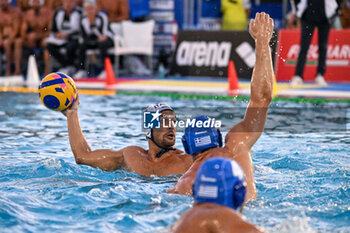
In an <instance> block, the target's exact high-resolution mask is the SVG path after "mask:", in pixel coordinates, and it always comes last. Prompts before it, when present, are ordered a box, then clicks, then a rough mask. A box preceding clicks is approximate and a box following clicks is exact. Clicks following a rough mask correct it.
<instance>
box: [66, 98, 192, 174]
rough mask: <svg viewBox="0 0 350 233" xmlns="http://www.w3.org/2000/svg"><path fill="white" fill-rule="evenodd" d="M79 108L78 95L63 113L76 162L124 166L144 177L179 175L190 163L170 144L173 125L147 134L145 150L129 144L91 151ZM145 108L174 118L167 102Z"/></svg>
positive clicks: (109, 168) (111, 167)
mask: <svg viewBox="0 0 350 233" xmlns="http://www.w3.org/2000/svg"><path fill="white" fill-rule="evenodd" d="M78 107H79V97H78V99H77V100H76V101H75V102H74V104H73V105H72V106H71V107H70V108H68V109H67V110H65V111H63V112H62V113H63V114H64V115H65V116H66V117H67V123H68V134H69V141H70V145H71V149H72V151H73V154H74V157H75V161H76V163H77V164H84V165H89V166H92V167H98V168H100V169H102V170H105V171H114V170H116V169H126V170H128V171H132V172H136V173H138V174H140V175H145V176H150V175H157V176H167V175H170V174H182V173H184V172H186V171H187V170H188V168H189V167H190V166H191V165H192V163H193V160H192V157H191V156H190V155H189V154H185V153H184V152H183V151H181V150H179V149H177V148H175V147H173V146H174V144H175V135H176V128H171V127H168V128H166V127H163V126H162V125H161V127H160V128H159V129H152V130H150V131H149V132H148V133H147V135H146V137H147V140H148V150H146V149H144V148H142V147H139V146H128V147H125V148H122V149H120V150H118V151H114V150H107V149H101V150H91V148H90V146H89V144H88V142H87V140H86V138H85V136H84V134H83V132H82V130H81V127H80V122H79V116H78ZM146 111H147V112H156V113H158V114H160V115H161V116H160V117H161V118H163V117H171V118H175V113H174V111H173V109H172V108H171V107H170V106H168V105H166V104H154V105H150V106H148V107H147V108H146ZM161 122H162V121H161Z"/></svg>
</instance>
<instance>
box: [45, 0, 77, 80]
mask: <svg viewBox="0 0 350 233" xmlns="http://www.w3.org/2000/svg"><path fill="white" fill-rule="evenodd" d="M62 3H63V6H62V7H60V8H59V9H58V10H57V11H56V12H55V15H54V17H53V22H52V29H51V35H50V36H49V37H48V38H47V39H46V42H47V49H48V50H49V53H50V54H51V55H52V56H53V57H54V58H55V59H56V60H57V62H59V63H60V65H61V66H62V68H61V69H59V71H60V72H62V73H66V74H68V75H72V74H73V73H74V72H75V71H76V70H77V67H79V66H78V64H75V61H76V58H77V48H79V42H78V39H79V22H80V12H79V11H77V10H76V9H75V5H76V2H75V1H72V0H62ZM61 48H65V50H66V51H65V53H62V51H61Z"/></svg>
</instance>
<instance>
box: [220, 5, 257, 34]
mask: <svg viewBox="0 0 350 233" xmlns="http://www.w3.org/2000/svg"><path fill="white" fill-rule="evenodd" d="M250 7H251V4H250V1H249V0H221V11H222V30H246V29H247V26H248V17H249V15H250Z"/></svg>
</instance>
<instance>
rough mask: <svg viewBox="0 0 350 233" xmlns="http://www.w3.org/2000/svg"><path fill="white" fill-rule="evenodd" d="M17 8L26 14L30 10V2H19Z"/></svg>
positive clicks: (20, 0)
mask: <svg viewBox="0 0 350 233" xmlns="http://www.w3.org/2000/svg"><path fill="white" fill-rule="evenodd" d="M16 4H17V7H18V9H20V10H21V11H22V12H26V11H27V10H29V8H30V6H29V0H17V3H16Z"/></svg>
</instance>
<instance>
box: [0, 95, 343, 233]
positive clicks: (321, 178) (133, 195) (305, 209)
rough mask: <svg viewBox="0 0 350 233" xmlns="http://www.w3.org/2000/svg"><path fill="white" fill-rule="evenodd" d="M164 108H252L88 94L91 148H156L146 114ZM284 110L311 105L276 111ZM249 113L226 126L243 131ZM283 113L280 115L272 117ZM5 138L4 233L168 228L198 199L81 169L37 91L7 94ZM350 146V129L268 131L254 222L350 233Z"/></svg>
mask: <svg viewBox="0 0 350 233" xmlns="http://www.w3.org/2000/svg"><path fill="white" fill-rule="evenodd" d="M154 102H166V103H168V104H170V105H172V106H174V107H178V108H181V107H198V106H207V107H214V106H215V107H218V108H219V107H224V108H226V109H225V111H227V108H228V107H232V108H233V107H234V106H237V105H238V106H240V107H244V106H246V104H247V103H245V102H227V101H226V102H225V101H213V100H186V99H184V100H176V99H169V98H159V97H137V96H134V97H133V96H113V97H100V96H81V108H80V119H81V125H82V128H83V131H84V133H85V135H86V137H87V140H88V142H89V143H90V145H91V147H92V148H93V149H99V148H109V149H118V148H122V147H124V146H127V145H140V146H143V147H147V142H146V139H145V136H144V133H143V132H142V131H141V124H140V120H141V109H143V108H144V107H145V106H147V105H148V104H149V103H154ZM130 103H132V105H131V104H130ZM282 104H283V106H284V107H285V106H286V105H287V106H290V107H293V108H294V107H305V109H307V108H309V107H310V106H309V105H308V104H294V103H277V104H274V105H273V106H272V107H276V106H277V107H278V106H281V105H282ZM242 114H244V112H243V113H242ZM240 117H241V116H235V117H234V120H232V119H222V120H223V121H224V124H232V125H233V124H234V123H235V122H237V120H238V119H239V118H240ZM273 117H276V118H279V117H280V116H279V115H278V114H277V113H274V111H272V113H270V115H269V119H270V120H271V119H273ZM285 118H286V120H284V121H288V116H285ZM279 120H281V119H279ZM282 120H283V119H282ZM309 121H310V125H312V124H313V122H312V118H310V120H309ZM279 122H282V121H279ZM280 124H282V123H280ZM303 127H308V126H307V125H305V126H303ZM339 127H342V126H341V125H340V126H339ZM181 136H182V133H178V134H177V142H176V144H177V145H178V147H179V148H182V145H181V140H180V137H181ZM0 141H1V143H0V161H1V162H0V196H1V198H0V229H1V232H28V231H29V232H38V231H46V232H47V231H50V232H62V231H63V232H86V231H88V232H166V231H167V230H168V227H170V226H171V225H172V224H173V223H174V222H175V221H176V220H177V219H178V218H179V217H180V216H181V215H182V214H183V213H184V212H185V211H186V210H187V209H188V208H190V207H191V205H192V203H193V199H192V198H191V197H187V196H180V195H170V194H166V193H165V190H166V189H168V188H169V187H172V186H173V185H174V184H175V182H176V180H177V179H178V178H179V176H175V175H173V176H168V177H157V176H151V177H144V176H140V175H137V174H135V173H131V172H126V171H115V172H105V171H101V170H99V169H95V168H91V167H88V166H82V165H77V164H75V161H74V158H73V155H72V152H71V150H70V146H69V141H68V134H67V128H66V120H65V118H64V116H62V115H61V114H59V113H57V112H53V111H49V110H47V109H45V108H44V107H43V106H42V105H41V103H40V102H39V98H38V97H37V96H36V95H32V94H15V93H12V94H11V93H6V94H4V93H0ZM349 144H350V137H349V133H348V132H346V131H339V132H336V133H334V132H330V131H323V132H318V133H317V132H314V131H313V132H303V133H295V132H288V131H285V130H280V131H277V132H275V131H268V132H266V133H264V134H263V135H262V137H261V138H260V139H259V141H258V142H257V144H256V145H255V146H254V148H253V152H252V157H253V162H254V166H255V178H256V185H257V189H258V199H257V201H255V202H251V203H249V204H248V205H247V206H246V207H245V210H244V215H245V216H246V218H247V220H248V221H250V222H252V223H254V224H256V225H258V226H261V227H264V228H265V229H267V230H268V231H269V232H276V233H277V232H278V233H287V232H288V233H289V232H306V233H309V232H310V233H311V232H350V190H349V187H350V181H349V179H350V163H349V161H350V147H349Z"/></svg>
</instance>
